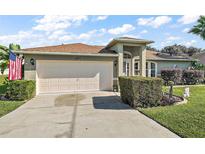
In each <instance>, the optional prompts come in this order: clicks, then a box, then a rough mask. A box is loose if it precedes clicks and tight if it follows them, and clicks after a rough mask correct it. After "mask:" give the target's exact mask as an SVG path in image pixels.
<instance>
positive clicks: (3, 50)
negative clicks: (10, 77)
mask: <svg viewBox="0 0 205 154" xmlns="http://www.w3.org/2000/svg"><path fill="white" fill-rule="evenodd" d="M20 49H21V47H20V45H18V44H13V43H11V44H9V48H8V47H6V46H2V45H0V69H1V74H4V71H5V70H6V69H7V68H8V64H9V51H10V50H20Z"/></svg>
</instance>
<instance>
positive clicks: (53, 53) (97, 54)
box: [14, 50, 118, 57]
mask: <svg viewBox="0 0 205 154" xmlns="http://www.w3.org/2000/svg"><path fill="white" fill-rule="evenodd" d="M14 52H15V53H18V54H29V55H32V54H35V55H56V56H57V55H62V56H93V57H95V56H100V57H118V54H108V53H79V52H78V53H74V52H45V51H22V50H19V51H14Z"/></svg>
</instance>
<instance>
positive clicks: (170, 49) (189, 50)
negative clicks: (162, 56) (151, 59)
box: [161, 44, 202, 56]
mask: <svg viewBox="0 0 205 154" xmlns="http://www.w3.org/2000/svg"><path fill="white" fill-rule="evenodd" d="M161 52H163V53H168V54H170V55H171V56H172V55H184V54H186V55H188V56H192V55H193V54H196V53H200V52H202V49H200V48H196V47H186V46H184V45H177V44H175V45H172V46H167V47H164V48H163V49H162V50H161Z"/></svg>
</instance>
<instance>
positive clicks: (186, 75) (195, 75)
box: [182, 70, 204, 85]
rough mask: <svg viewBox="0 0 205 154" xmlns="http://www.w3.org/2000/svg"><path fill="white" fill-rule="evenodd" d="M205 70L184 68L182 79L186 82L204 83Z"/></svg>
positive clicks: (189, 83)
mask: <svg viewBox="0 0 205 154" xmlns="http://www.w3.org/2000/svg"><path fill="white" fill-rule="evenodd" d="M203 79H204V71H201V70H184V71H183V76H182V81H183V83H184V84H188V85H191V84H197V83H203Z"/></svg>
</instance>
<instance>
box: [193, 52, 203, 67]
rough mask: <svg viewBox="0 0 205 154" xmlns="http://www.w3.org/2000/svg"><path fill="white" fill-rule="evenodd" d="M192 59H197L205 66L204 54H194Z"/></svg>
mask: <svg viewBox="0 0 205 154" xmlns="http://www.w3.org/2000/svg"><path fill="white" fill-rule="evenodd" d="M193 58H196V59H198V60H199V62H200V63H201V64H204V65H205V52H202V53H198V54H196V55H193Z"/></svg>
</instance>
